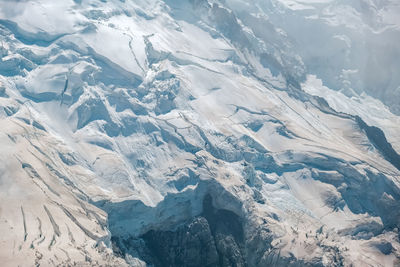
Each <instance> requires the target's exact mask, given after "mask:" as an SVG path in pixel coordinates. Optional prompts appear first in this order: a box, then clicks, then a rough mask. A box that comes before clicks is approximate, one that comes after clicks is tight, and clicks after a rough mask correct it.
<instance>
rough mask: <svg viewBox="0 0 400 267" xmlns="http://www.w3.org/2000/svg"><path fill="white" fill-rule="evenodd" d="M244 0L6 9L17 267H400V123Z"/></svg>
mask: <svg viewBox="0 0 400 267" xmlns="http://www.w3.org/2000/svg"><path fill="white" fill-rule="evenodd" d="M233 2H235V1H221V2H218V1H205V0H203V1H201V0H194V1H183V2H182V1H174V0H166V1H158V0H141V1H117V0H113V1H77V0H75V1H63V3H54V2H53V1H49V0H40V1H35V2H30V1H18V2H12V1H5V2H4V3H3V4H2V6H1V7H0V17H1V20H0V25H1V26H0V31H1V39H2V46H1V50H0V52H1V54H2V58H1V61H0V82H1V90H0V93H1V97H0V103H1V107H2V108H1V109H0V112H1V113H0V114H1V116H0V124H1V126H2V129H3V130H2V133H1V144H2V145H3V150H2V153H1V155H0V156H1V157H2V161H1V162H3V163H2V165H1V168H0V170H1V185H2V186H1V189H2V194H1V198H2V201H1V204H0V214H1V224H0V225H1V231H2V233H7V234H4V235H2V237H1V241H2V242H1V245H0V246H1V254H0V258H1V259H2V261H3V262H5V264H6V265H8V266H15V265H35V264H36V265H37V264H40V265H43V266H47V265H51V264H54V265H57V264H60V265H68V264H70V265H73V264H74V263H76V264H78V265H87V266H95V265H100V266H104V265H111V266H122V265H131V266H146V265H148V266H151V265H155V266H162V265H163V264H164V265H168V266H274V265H275V266H281V265H286V266H290V265H292V266H299V265H301V266H307V265H309V266H343V265H345V266H350V265H351V264H353V265H356V266H364V265H371V266H379V264H380V265H382V266H394V265H397V264H399V258H400V255H399V249H400V244H399V235H398V227H399V222H400V209H399V208H400V202H399V200H400V184H399V177H400V170H399V169H398V156H399V155H398V154H397V152H396V151H398V150H397V149H398V143H396V141H397V140H399V139H398V138H399V137H398V124H396V123H395V122H398V121H399V118H398V117H397V116H396V115H394V114H392V113H391V112H390V111H389V109H388V108H386V107H385V106H384V104H382V103H381V102H380V101H379V100H377V99H375V98H372V97H370V98H368V97H365V98H362V97H360V98H356V100H355V98H349V97H348V96H345V95H343V94H341V93H340V92H335V91H332V90H330V89H329V88H327V87H325V86H323V85H322V83H321V82H320V81H319V80H318V79H317V78H316V77H315V76H310V75H309V74H310V73H313V72H312V71H311V72H308V71H309V69H308V68H309V63H308V62H307V61H306V60H304V59H303V58H302V56H301V55H300V54H301V52H297V49H296V45H295V44H294V43H293V42H292V40H291V38H290V36H288V35H287V34H286V33H285V32H284V31H283V30H282V29H280V27H279V24H276V23H277V22H276V21H274V20H273V19H271V20H269V18H268V15H270V14H269V13H268V12H267V11H266V10H263V9H261V10H263V11H262V12H265V13H261V14H255V13H254V12H253V11H252V8H253V5H252V4H250V3H249V2H245V1H236V2H235V3H233ZM239 2H240V3H239ZM295 2H300V1H295ZM239 4H240V5H239ZM243 5H244V6H249V7H248V8H243ZM238 6H240V7H241V9H240V10H241V11H242V12H241V13H240V14H239V12H238V10H239V9H238ZM254 6H257V5H255V4H254ZM260 20H261V22H260ZM257 25H258V26H257ZM259 25H263V28H261V27H260V26H259ZM311 69H312V68H311ZM314 74H315V73H314ZM321 78H322V79H324V76H323V75H322V76H321ZM323 81H324V80H323ZM312 94H315V95H319V97H318V96H313V95H312ZM322 97H325V98H326V100H325V99H324V98H322ZM365 99H367V100H369V99H372V100H370V101H371V102H372V103H374V108H376V110H379V112H380V113H379V114H380V115H378V114H377V113H376V112H375V111H374V110H368V109H366V108H365V105H364V104H363V103H365V102H363V101H367V100H365ZM352 101H355V102H357V103H359V104H352V103H353V102H352ZM335 103H336V105H335ZM338 103H339V104H338ZM329 105H331V106H332V107H333V108H334V109H333V108H331V106H329ZM381 107H383V108H381ZM356 115H358V116H356ZM379 116H381V117H382V118H381V119H380V118H379ZM375 122H378V123H379V124H375ZM371 126H377V127H380V128H381V129H379V128H374V127H371ZM385 133H387V136H385ZM390 148H391V150H390ZM388 151H389V152H388ZM388 153H389V154H388ZM11 244H12V245H11Z"/></svg>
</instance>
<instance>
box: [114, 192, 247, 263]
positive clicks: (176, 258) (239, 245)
mask: <svg viewBox="0 0 400 267" xmlns="http://www.w3.org/2000/svg"><path fill="white" fill-rule="evenodd" d="M113 244H114V251H115V252H116V253H119V254H121V255H124V254H127V253H128V254H132V255H134V256H138V257H139V258H141V259H143V260H144V261H146V263H147V264H148V265H154V266H163V267H164V266H165V267H166V266H169V267H172V266H182V267H183V266H185V267H197V266H205V267H212V266H221V267H222V266H223V267H225V266H226V267H228V266H229V267H230V266H236V267H241V266H247V264H246V260H245V256H244V233H243V224H242V222H241V219H240V217H239V216H238V215H236V214H235V213H233V212H231V211H228V210H220V209H215V208H214V207H213V205H212V199H211V197H210V196H209V195H207V196H206V197H205V199H204V202H203V213H202V214H201V215H200V216H198V217H196V218H194V219H192V220H191V221H190V222H188V223H185V224H183V225H181V226H180V227H178V228H177V229H175V230H174V231H163V230H151V231H149V232H147V233H146V234H144V235H143V236H141V238H140V239H132V238H131V239H127V240H122V239H119V238H117V237H114V238H113Z"/></svg>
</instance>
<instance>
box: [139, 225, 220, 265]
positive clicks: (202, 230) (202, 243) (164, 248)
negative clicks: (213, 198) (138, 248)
mask: <svg viewBox="0 0 400 267" xmlns="http://www.w3.org/2000/svg"><path fill="white" fill-rule="evenodd" d="M143 239H144V240H145V244H146V246H147V247H148V248H149V250H150V252H151V254H152V256H153V257H152V258H153V262H154V264H155V265H156V266H193V267H194V266H218V260H219V259H218V252H217V250H216V246H215V242H214V238H213V236H212V233H211V230H210V226H209V224H208V222H207V220H206V219H205V218H204V217H198V218H195V219H194V220H193V221H191V222H190V223H188V224H187V225H184V226H182V227H180V228H179V229H178V230H177V231H175V232H172V231H150V232H148V233H146V234H145V235H144V236H143Z"/></svg>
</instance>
